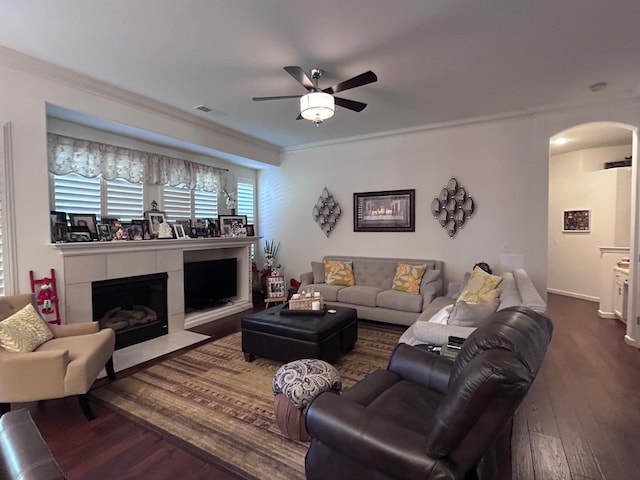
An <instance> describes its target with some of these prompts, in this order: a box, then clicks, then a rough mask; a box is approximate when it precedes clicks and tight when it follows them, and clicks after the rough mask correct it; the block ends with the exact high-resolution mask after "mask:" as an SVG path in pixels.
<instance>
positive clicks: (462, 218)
mask: <svg viewBox="0 0 640 480" xmlns="http://www.w3.org/2000/svg"><path fill="white" fill-rule="evenodd" d="M475 210H476V205H475V202H474V201H473V198H471V195H469V194H468V193H467V190H466V189H465V188H464V187H463V186H462V185H460V184H459V183H458V180H456V178H455V177H451V180H449V182H448V183H447V186H446V187H443V189H442V190H441V191H440V194H439V195H438V196H437V197H435V198H434V199H433V200H432V202H431V214H432V215H433V218H435V219H436V220H438V222H439V223H440V226H441V227H442V228H443V229H445V231H446V232H447V233H448V234H449V236H450V237H451V238H453V236H454V235H455V234H456V233H457V232H458V230H460V229H461V228H462V227H463V226H464V224H465V222H466V221H467V220H469V219H470V218H471V216H472V215H473V212H475Z"/></svg>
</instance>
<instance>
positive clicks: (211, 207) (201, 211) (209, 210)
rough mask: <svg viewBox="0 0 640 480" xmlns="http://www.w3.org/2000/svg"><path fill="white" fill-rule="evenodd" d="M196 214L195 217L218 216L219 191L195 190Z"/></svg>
mask: <svg viewBox="0 0 640 480" xmlns="http://www.w3.org/2000/svg"><path fill="white" fill-rule="evenodd" d="M193 197H194V209H193V210H194V211H193V213H194V216H195V218H214V219H217V218H218V193H217V192H205V191H204V190H194V191H193Z"/></svg>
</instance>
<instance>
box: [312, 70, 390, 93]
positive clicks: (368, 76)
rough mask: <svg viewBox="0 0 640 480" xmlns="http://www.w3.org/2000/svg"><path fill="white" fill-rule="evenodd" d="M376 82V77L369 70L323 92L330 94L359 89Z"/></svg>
mask: <svg viewBox="0 0 640 480" xmlns="http://www.w3.org/2000/svg"><path fill="white" fill-rule="evenodd" d="M377 81H378V77H377V76H376V74H375V73H373V72H372V71H371V70H369V71H368V72H364V73H361V74H360V75H357V76H355V77H353V78H350V79H349V80H345V81H344V82H340V83H338V84H336V85H333V86H331V87H329V88H325V89H324V90H323V92H325V93H332V94H333V93H338V92H343V91H345V90H349V89H351V88H356V87H361V86H362V85H368V84H369V83H373V82H377Z"/></svg>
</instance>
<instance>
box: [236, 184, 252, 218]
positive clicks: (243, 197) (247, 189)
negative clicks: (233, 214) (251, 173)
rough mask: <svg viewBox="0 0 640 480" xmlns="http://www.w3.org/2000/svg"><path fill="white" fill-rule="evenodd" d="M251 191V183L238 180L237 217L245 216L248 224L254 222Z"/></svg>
mask: <svg viewBox="0 0 640 480" xmlns="http://www.w3.org/2000/svg"><path fill="white" fill-rule="evenodd" d="M253 190H254V188H253V182H251V181H249V180H242V179H240V180H238V215H246V216H247V223H248V224H253V222H254V210H255V209H254V206H253V202H254V193H253Z"/></svg>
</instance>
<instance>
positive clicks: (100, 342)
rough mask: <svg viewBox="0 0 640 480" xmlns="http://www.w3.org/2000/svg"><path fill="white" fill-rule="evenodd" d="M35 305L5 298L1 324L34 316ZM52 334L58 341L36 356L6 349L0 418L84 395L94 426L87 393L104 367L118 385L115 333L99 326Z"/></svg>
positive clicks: (1, 359)
mask: <svg viewBox="0 0 640 480" xmlns="http://www.w3.org/2000/svg"><path fill="white" fill-rule="evenodd" d="M29 303H31V304H32V305H33V306H34V307H35V306H36V305H35V299H34V296H33V295H31V294H25V295H15V296H9V297H2V298H0V323H2V321H9V320H10V318H9V317H12V319H13V318H15V317H16V314H17V313H18V312H22V311H26V310H29V311H30V312H32V315H33V310H31V307H30V306H28V304H29ZM36 311H37V310H36ZM40 327H41V326H40ZM13 328H15V326H14V327H13ZM48 328H49V329H50V330H51V333H52V335H51V334H50V333H48V332H47V331H46V328H45V329H44V330H45V332H46V335H47V337H46V338H50V337H52V338H50V339H48V340H47V341H45V342H44V343H42V344H40V345H39V346H37V347H36V348H35V350H33V351H27V352H25V353H22V352H20V351H18V352H16V351H15V350H14V351H10V350H9V349H7V348H3V347H2V346H0V414H3V413H6V412H8V411H9V410H10V409H11V404H12V403H20V402H32V401H36V400H48V399H52V398H62V397H68V396H71V395H78V396H79V400H80V406H81V408H82V411H83V412H84V414H85V416H86V417H87V418H88V419H89V420H92V419H93V418H95V416H94V414H93V412H92V411H91V407H90V406H89V401H88V397H87V392H88V391H89V389H90V388H91V385H92V384H93V382H94V381H95V379H96V378H97V376H98V373H100V370H102V368H103V367H105V368H106V371H107V375H108V376H109V379H110V380H114V379H115V372H114V370H113V360H112V355H113V349H114V347H115V332H114V331H113V330H112V329H110V328H106V329H103V330H100V327H99V325H98V323H97V322H86V323H78V324H70V325H48Z"/></svg>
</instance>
